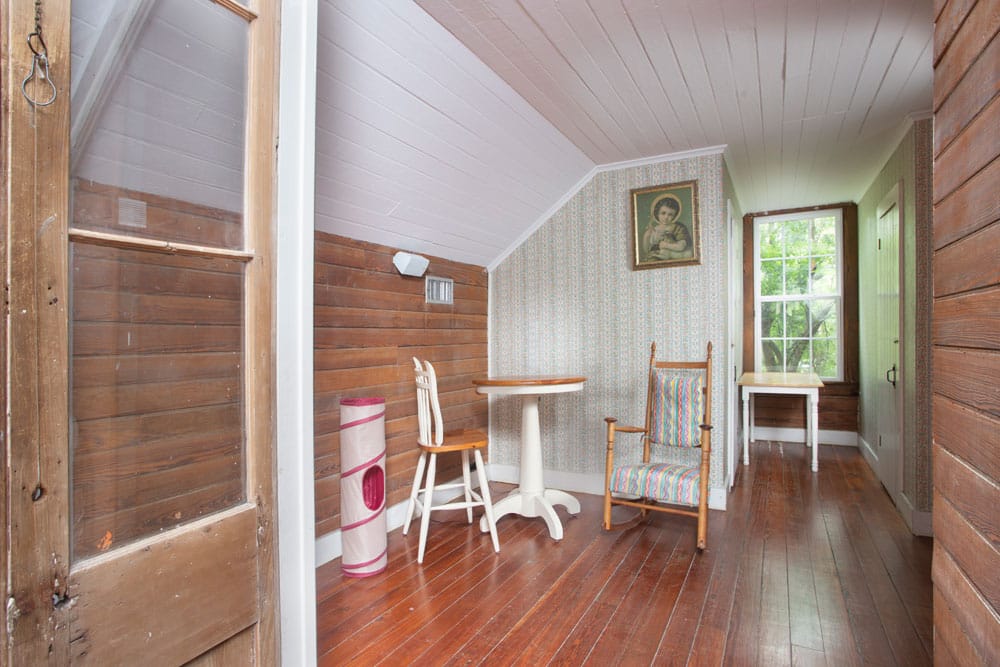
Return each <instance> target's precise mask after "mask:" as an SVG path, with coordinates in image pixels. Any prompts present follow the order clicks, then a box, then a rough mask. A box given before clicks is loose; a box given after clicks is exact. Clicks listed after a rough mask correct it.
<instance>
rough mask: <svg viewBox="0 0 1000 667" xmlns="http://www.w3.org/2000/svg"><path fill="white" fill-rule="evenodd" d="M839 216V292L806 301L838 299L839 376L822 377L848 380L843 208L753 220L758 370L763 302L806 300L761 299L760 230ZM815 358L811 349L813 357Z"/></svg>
mask: <svg viewBox="0 0 1000 667" xmlns="http://www.w3.org/2000/svg"><path fill="white" fill-rule="evenodd" d="M830 217H833V218H836V220H837V251H836V261H837V293H836V294H813V295H808V296H807V297H805V300H812V299H834V300H835V301H836V308H837V375H836V376H821V379H822V380H824V381H830V382H842V381H843V380H844V345H845V341H844V268H845V267H844V213H843V210H842V209H840V208H829V209H822V210H817V211H799V212H796V213H782V214H780V215H766V216H759V217H755V218H754V220H753V299H754V303H753V307H754V331H753V342H754V360H755V361H754V365H755V366H756V367H757V369H758V370H763V368H762V367H761V361H762V360H763V358H764V354H763V343H762V340H761V338H762V337H761V322H762V319H763V318H761V317H760V313H761V304H762V302H763V301H768V302H771V301H802V300H803V296H802V295H793V296H789V295H784V296H782V297H779V298H774V299H766V300H764V299H761V295H760V280H761V259H760V229H761V225H763V224H768V223H774V222H785V221H789V220H815V219H816V218H830ZM811 358H812V355H811V350H810V359H811Z"/></svg>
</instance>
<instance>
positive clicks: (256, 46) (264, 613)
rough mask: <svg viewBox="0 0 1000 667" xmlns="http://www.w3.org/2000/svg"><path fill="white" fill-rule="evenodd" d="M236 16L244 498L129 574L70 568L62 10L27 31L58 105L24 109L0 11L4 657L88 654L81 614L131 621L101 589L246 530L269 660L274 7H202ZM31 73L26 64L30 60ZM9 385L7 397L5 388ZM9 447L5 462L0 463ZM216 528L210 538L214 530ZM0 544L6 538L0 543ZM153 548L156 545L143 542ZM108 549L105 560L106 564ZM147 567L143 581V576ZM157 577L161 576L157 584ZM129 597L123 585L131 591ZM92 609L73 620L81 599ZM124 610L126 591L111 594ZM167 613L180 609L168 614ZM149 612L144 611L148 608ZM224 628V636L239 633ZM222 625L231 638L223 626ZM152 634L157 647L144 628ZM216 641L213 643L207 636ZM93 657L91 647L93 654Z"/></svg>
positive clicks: (7, 20) (48, 9)
mask: <svg viewBox="0 0 1000 667" xmlns="http://www.w3.org/2000/svg"><path fill="white" fill-rule="evenodd" d="M215 1H216V2H217V4H219V5H221V6H223V7H225V8H226V9H227V10H229V11H232V12H234V13H236V14H237V15H239V16H242V17H244V18H245V19H246V20H247V21H248V23H249V25H250V28H249V48H248V58H249V61H248V65H249V66H248V68H247V70H248V76H249V81H248V88H247V90H248V94H247V98H248V103H247V104H248V106H247V110H246V126H247V133H246V137H247V147H246V170H245V173H246V176H245V184H244V191H245V193H246V194H245V204H244V208H245V216H246V223H245V224H246V229H247V238H246V250H247V253H248V255H249V257H248V260H247V264H246V266H247V268H246V282H245V285H246V301H245V306H244V308H245V311H244V316H245V321H246V323H247V324H246V330H245V334H244V335H245V339H244V349H245V355H246V356H245V364H244V365H245V376H244V382H245V387H246V393H245V401H244V410H245V421H244V424H245V428H246V440H247V459H246V462H247V464H246V497H247V502H246V503H244V504H242V505H240V506H237V507H234V508H230V509H229V510H226V511H224V512H222V513H219V514H216V515H211V516H209V517H206V518H205V519H204V520H202V521H198V522H195V523H194V524H188V525H187V526H184V527H179V528H177V529H172V530H170V531H167V532H166V533H164V536H165V537H161V538H159V540H157V538H151V540H152V541H149V542H140V543H137V545H136V546H135V547H134V548H130V549H128V550H127V552H126V553H122V554H115V555H114V559H116V560H118V561H132V562H133V563H132V564H133V565H137V566H138V567H128V568H124V567H117V566H111V567H110V568H108V567H101V566H102V565H107V564H108V563H106V562H102V561H101V559H102V558H104V557H103V556H101V557H97V558H94V559H91V561H90V562H89V563H87V564H86V566H85V567H83V568H81V569H79V570H77V569H76V568H75V567H74V566H72V565H71V563H70V560H69V553H70V544H69V536H70V530H69V522H70V520H71V519H70V512H69V496H70V488H69V426H70V414H69V407H68V396H69V325H68V322H69V309H68V307H67V304H68V303H69V300H70V299H69V283H68V269H69V266H68V255H69V250H68V249H69V242H70V238H71V235H72V233H73V232H72V231H71V230H70V227H69V201H68V200H69V150H70V141H69V134H70V133H69V124H70V95H69V89H68V84H69V81H70V68H69V60H70V59H69V53H70V51H69V41H70V40H69V35H70V3H67V2H42V3H39V5H40V7H41V12H42V14H41V22H40V25H42V26H43V28H44V39H45V46H46V47H47V52H48V67H49V75H50V77H51V80H52V81H53V82H54V83H55V85H56V91H57V95H56V99H55V100H54V101H53V102H52V104H51V105H48V106H40V105H38V106H35V105H32V104H30V103H28V101H27V100H26V99H25V97H24V96H23V95H22V94H21V82H22V79H23V78H24V77H25V76H26V75H27V73H28V72H30V71H31V69H30V68H31V66H32V60H33V56H32V52H31V50H29V48H28V45H27V43H26V37H27V36H28V35H29V34H31V33H32V31H33V30H35V28H36V25H37V24H36V9H37V8H36V3H35V2H34V1H33V0H4V1H3V3H2V4H0V19H2V21H0V25H2V26H3V34H2V35H0V46H2V49H0V57H2V60H3V68H2V69H3V72H2V75H0V76H2V79H0V82H2V96H3V109H2V111H3V119H2V127H3V131H2V132H0V147H2V155H3V158H2V159H3V172H2V173H3V175H2V177H0V179H2V184H3V186H4V196H3V197H2V198H0V213H2V215H0V225H2V227H3V229H2V232H3V233H2V234H0V251H2V252H0V268H2V269H3V270H4V275H5V278H6V282H5V287H6V292H7V294H6V303H7V308H6V312H5V317H4V319H3V324H2V325H0V328H2V331H0V333H3V334H4V335H3V336H2V340H3V341H4V342H3V343H2V345H3V353H4V354H3V355H2V357H3V360H2V361H0V367H2V369H3V371H4V379H5V383H4V385H3V386H4V389H0V392H2V395H3V398H4V406H5V410H4V416H3V417H0V423H2V425H3V427H4V429H3V437H4V445H5V446H4V447H3V448H0V452H4V453H3V454H2V455H3V456H4V457H5V460H4V462H3V463H4V465H3V468H2V469H3V479H4V482H5V484H4V492H3V494H2V495H0V498H2V499H0V503H2V507H0V509H3V510H4V514H5V516H7V517H9V521H8V524H7V525H6V529H7V530H5V531H4V533H3V537H2V538H0V540H3V542H2V543H0V546H2V549H0V554H2V555H0V559H2V561H0V565H2V566H3V571H4V573H5V574H6V575H7V576H6V582H7V585H6V590H5V592H6V595H5V605H6V612H5V620H6V622H5V623H3V624H0V644H2V649H0V651H2V653H3V658H4V659H3V660H0V662H4V663H5V664H25V665H28V664H69V663H70V662H72V661H73V659H74V658H76V659H80V660H81V661H87V660H95V659H98V660H99V659H100V658H97V657H96V655H95V653H96V652H97V651H96V650H95V651H94V652H88V651H85V650H84V651H81V649H80V647H81V646H86V645H87V642H88V641H90V638H88V637H87V636H86V633H80V632H79V631H74V629H73V628H74V625H75V626H76V627H80V619H81V618H82V617H83V616H84V615H85V613H89V614H90V615H91V617H92V618H96V617H101V616H104V615H105V614H108V615H114V614H117V617H118V618H120V619H126V620H128V619H129V612H127V611H122V610H121V609H113V608H110V607H107V608H104V609H102V608H101V605H106V604H110V601H111V598H110V597H108V598H107V599H101V596H102V594H103V591H105V590H107V588H108V587H122V586H126V588H127V585H126V584H125V583H124V582H123V581H122V578H125V579H126V580H129V579H130V580H131V581H132V582H133V583H132V586H134V587H136V588H139V587H141V586H145V585H147V583H148V581H147V580H142V579H141V577H142V575H143V571H142V568H143V567H147V568H148V567H150V566H155V565H157V564H162V563H164V562H166V561H167V560H169V558H168V557H167V556H166V555H164V553H165V552H166V551H168V550H173V551H172V553H173V557H177V556H178V555H182V556H190V557H196V558H199V559H200V558H204V557H209V556H211V554H210V553H208V552H207V551H206V549H205V547H206V545H207V544H208V542H207V541H206V539H205V537H204V536H206V535H210V534H212V533H213V531H215V533H214V534H215V535H220V534H222V533H225V534H230V532H229V529H228V528H227V529H225V530H222V529H221V527H222V526H223V524H225V525H227V526H235V527H234V528H233V531H235V532H233V533H232V534H236V533H239V534H241V535H244V536H245V535H248V534H249V535H251V536H253V537H251V538H250V539H251V542H252V544H251V547H252V548H253V549H255V554H256V555H255V558H254V561H253V568H254V569H255V572H254V574H255V579H256V591H255V593H256V596H257V600H258V604H257V608H256V609H255V610H254V613H253V618H248V619H244V620H234V621H232V623H231V624H232V625H233V628H236V626H237V625H242V626H243V627H249V628H250V629H251V632H252V637H250V638H249V640H248V641H249V642H250V644H251V650H252V653H253V655H255V656H256V659H257V662H259V663H261V664H272V663H275V662H277V655H278V650H277V646H278V641H277V632H278V628H277V617H278V615H277V602H276V600H277V583H276V582H277V565H276V556H275V546H276V545H275V535H276V530H275V517H276V512H275V502H274V499H275V465H274V453H273V452H274V431H275V427H274V400H275V399H274V382H275V368H274V345H273V331H274V312H275V305H274V289H273V282H274V278H273V275H274V261H273V257H272V254H273V253H272V249H273V246H274V206H273V201H274V192H273V191H274V185H273V184H274V181H275V174H274V165H275V159H274V153H275V144H276V113H275V109H276V72H277V55H276V54H277V44H278V42H277V36H278V19H277V12H278V4H279V3H278V2H276V1H267V0H261V1H260V2H257V3H255V7H254V9H253V10H251V9H249V8H247V7H245V6H243V5H242V4H240V3H238V2H235V1H232V0H215ZM35 64H36V65H37V64H38V62H37V61H36V62H35ZM8 387H9V388H10V390H9V391H7V388H8ZM8 452H9V454H8ZM220 531H221V532H220ZM8 537H9V541H8ZM157 542H159V544H157ZM107 560H109V561H110V560H112V555H111V554H108V559H107ZM146 574H152V573H151V572H150V571H148V570H147V572H146ZM165 585H166V584H163V583H161V586H165ZM129 595H131V596H134V590H133V591H132V592H131V593H129ZM135 597H136V600H135V602H136V608H137V609H138V608H140V607H144V608H149V609H153V610H156V609H158V608H159V607H158V605H159V604H160V603H163V602H166V601H164V600H143V599H142V598H141V596H135ZM95 598H97V603H98V604H97V606H94V605H90V606H91V611H90V612H84V611H83V610H84V608H85V607H87V606H88V605H87V603H88V602H94V601H95ZM113 601H114V603H115V604H117V605H122V604H126V603H127V602H128V596H125V598H124V599H123V598H122V596H118V597H116V598H114V600H113ZM175 610H182V608H181V607H175ZM153 613H154V615H155V613H156V612H155V611H154V612H153ZM238 629H239V628H237V629H236V630H238ZM236 630H234V631H236ZM149 639H150V640H151V641H152V640H154V639H155V640H159V639H160V638H154V637H153V636H152V635H150V638H149ZM221 639H225V637H224V636H223V637H216V638H215V640H221ZM166 646H167V648H168V649H169V650H172V651H175V653H168V654H166V655H165V654H163V653H159V652H158V649H159V648H160V646H159V645H158V644H156V643H155V642H154V643H152V644H150V645H149V647H150V650H151V653H150V655H156V656H157V658H158V659H163V660H170V659H171V657H172V658H173V659H175V660H181V661H183V660H186V659H189V658H190V657H194V656H193V655H188V653H190V652H191V647H190V646H188V647H184V646H180V647H178V645H177V642H176V641H174V642H173V643H171V642H169V641H168V642H167V644H166ZM96 648H100V647H99V646H95V649H96Z"/></svg>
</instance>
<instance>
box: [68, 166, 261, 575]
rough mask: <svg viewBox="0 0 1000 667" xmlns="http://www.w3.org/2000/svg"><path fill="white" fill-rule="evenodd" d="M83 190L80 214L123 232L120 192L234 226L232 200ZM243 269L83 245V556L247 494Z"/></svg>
mask: <svg viewBox="0 0 1000 667" xmlns="http://www.w3.org/2000/svg"><path fill="white" fill-rule="evenodd" d="M76 188H77V189H76V191H75V199H74V203H75V206H74V208H73V216H74V219H73V222H74V226H79V227H87V228H90V229H95V228H100V229H103V230H107V231H116V232H118V233H121V232H122V228H121V227H120V226H118V225H117V220H118V215H117V207H118V198H119V197H127V198H129V199H133V200H139V201H148V206H149V210H150V211H151V210H153V209H154V207H155V209H156V210H157V211H158V213H157V214H156V216H157V217H159V218H162V219H163V220H166V221H169V220H174V221H183V220H188V221H191V220H198V221H199V223H198V224H200V226H201V228H203V229H205V230H206V234H207V235H209V236H210V235H211V232H208V230H209V229H216V228H218V227H223V228H229V227H231V226H232V225H233V215H234V214H232V213H228V212H218V214H217V215H216V214H213V213H212V210H211V209H207V208H205V207H201V206H197V205H193V204H188V203H185V202H180V201H176V200H170V199H167V198H164V197H156V196H153V195H145V194H143V193H138V192H132V191H124V190H120V189H117V188H107V187H104V186H100V185H95V184H92V183H87V182H77V183H76ZM151 217H152V216H151ZM236 217H237V218H238V216H236ZM165 224H166V223H165ZM153 233H154V234H155V230H154V232H153ZM189 240H191V241H196V242H205V241H206V239H204V238H203V239H198V238H196V237H194V236H192V237H191V238H190V239H189ZM243 270H244V266H243V264H242V263H240V262H237V261H233V260H229V259H211V258H204V257H181V256H173V255H169V254H164V253H159V252H147V251H135V250H121V249H117V248H107V247H98V246H93V245H89V244H86V243H74V244H73V245H72V247H71V280H72V293H71V297H72V298H71V303H72V310H71V321H70V327H71V345H72V378H71V379H72V384H71V410H72V418H73V427H72V429H71V446H72V452H73V461H72V475H73V485H72V489H73V505H72V507H73V549H74V555H75V557H76V558H77V559H79V558H84V557H86V556H90V555H94V554H97V553H100V552H102V551H104V550H106V549H108V548H110V547H111V546H112V545H114V546H119V545H121V544H123V543H126V542H129V541H133V540H135V539H138V538H141V537H144V536H146V535H149V534H153V533H156V532H158V531H160V530H162V529H165V528H169V527H172V526H175V525H178V524H181V523H185V522H188V521H191V520H193V519H196V518H198V517H201V516H204V515H206V514H209V513H212V512H216V511H219V510H221V509H223V508H226V507H229V506H231V505H234V504H236V503H238V502H240V501H242V500H243V498H244V497H245V492H244V489H243V468H244V447H243V441H244V438H243V414H242V411H243V407H242V402H243V387H242V378H243V371H242V364H243V359H242V355H243V352H242V350H243V340H242V328H241V324H242V317H243V287H242V281H243V278H242V272H243Z"/></svg>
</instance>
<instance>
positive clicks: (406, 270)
mask: <svg viewBox="0 0 1000 667" xmlns="http://www.w3.org/2000/svg"><path fill="white" fill-rule="evenodd" d="M392 264H393V266H395V267H396V270H397V271H399V272H400V273H402V274H403V275H404V276H417V277H419V276H422V275H424V271H426V270H427V265H428V264H430V260H428V259H427V258H426V257H421V256H420V255H414V254H412V253H409V252H403V251H400V252H397V253H396V254H395V255H393V257H392Z"/></svg>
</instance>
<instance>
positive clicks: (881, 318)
mask: <svg viewBox="0 0 1000 667" xmlns="http://www.w3.org/2000/svg"><path fill="white" fill-rule="evenodd" d="M899 192H900V188H899V186H898V185H897V186H895V187H893V188H892V190H891V191H890V192H889V193H888V195H886V197H885V198H884V199H883V201H882V203H881V204H880V205H879V207H878V209H877V215H878V223H877V226H878V252H877V258H878V266H877V275H878V314H877V321H878V334H877V336H878V363H879V364H880V366H879V371H880V375H879V377H878V378H877V379H876V382H877V385H876V386H877V387H878V388H879V389H878V396H877V405H878V415H879V417H878V441H877V443H876V455H877V456H878V465H877V473H878V476H879V479H880V480H881V481H882V485H883V486H885V488H886V490H887V491H888V492H889V496H890V497H891V498H892V499H893V502H896V497H897V494H898V493H899V492H900V490H901V488H902V480H901V475H900V470H901V467H900V463H901V460H900V457H901V456H902V454H901V448H900V442H899V440H900V433H901V431H902V429H901V428H900V415H901V414H902V411H901V407H900V406H901V399H902V393H903V390H902V383H901V382H900V372H901V371H900V362H899V349H900V342H899V334H900V329H899V320H900V315H899V304H900V299H899V268H900V262H899V250H900V245H899V219H900V216H899V208H900V197H899Z"/></svg>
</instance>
